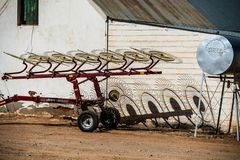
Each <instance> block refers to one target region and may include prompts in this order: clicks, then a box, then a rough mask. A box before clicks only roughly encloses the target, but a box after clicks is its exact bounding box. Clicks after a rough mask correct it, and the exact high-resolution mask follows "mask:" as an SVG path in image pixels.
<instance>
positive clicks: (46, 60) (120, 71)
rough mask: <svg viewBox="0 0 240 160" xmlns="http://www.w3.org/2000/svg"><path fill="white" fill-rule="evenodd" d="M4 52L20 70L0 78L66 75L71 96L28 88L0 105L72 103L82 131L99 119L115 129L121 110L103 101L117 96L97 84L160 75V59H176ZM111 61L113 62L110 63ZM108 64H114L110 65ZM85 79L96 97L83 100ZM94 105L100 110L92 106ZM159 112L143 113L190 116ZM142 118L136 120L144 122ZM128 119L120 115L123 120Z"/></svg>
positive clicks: (142, 54)
mask: <svg viewBox="0 0 240 160" xmlns="http://www.w3.org/2000/svg"><path fill="white" fill-rule="evenodd" d="M4 53H5V54H7V55H9V56H11V57H14V58H17V59H19V60H21V61H22V64H23V69H22V70H20V71H17V72H10V73H4V75H3V77H2V80H17V79H42V78H48V79H52V78H66V80H67V81H68V82H70V83H71V84H72V86H73V90H74V95H75V98H74V99H69V98H53V97H41V96H36V95H35V93H36V92H34V91H29V96H20V95H14V96H12V97H7V98H4V99H3V100H1V101H0V106H1V105H6V104H8V103H11V102H17V101H33V102H36V103H41V102H42V103H43V102H45V103H59V104H70V105H74V106H75V107H74V110H75V111H76V113H77V115H78V120H77V122H78V123H77V124H78V127H79V128H80V129H81V130H82V131H85V132H92V131H94V130H96V128H97V127H98V124H99V123H100V122H101V123H102V124H103V125H104V126H105V127H107V128H116V127H117V125H118V124H119V123H120V120H121V119H120V117H121V116H120V113H119V111H118V110H117V109H116V108H114V107H107V106H105V101H107V100H109V99H110V100H111V99H115V100H116V98H118V97H117V96H116V95H115V94H109V95H108V96H107V97H105V96H104V95H103V94H102V92H101V89H100V85H99V83H100V82H102V81H105V80H107V79H108V78H109V77H112V76H132V75H150V74H162V72H161V71H154V70H153V68H154V67H155V66H156V65H157V64H158V63H159V62H160V61H169V62H170V61H175V60H176V58H175V57H174V56H172V55H170V54H167V53H163V52H160V51H151V50H138V49H135V48H132V50H116V51H105V50H104V51H99V50H95V51H94V52H93V53H87V52H84V51H81V50H76V51H69V52H68V53H67V54H62V53H59V52H56V51H48V52H45V53H44V55H38V54H35V53H27V54H24V55H22V56H20V57H18V56H15V55H13V54H10V53H6V52H4ZM110 63H112V64H111V65H110ZM136 63H137V64H139V63H140V64H144V67H134V65H135V64H136ZM109 66H114V67H112V68H109ZM87 81H90V82H92V84H93V86H94V90H95V93H96V99H94V100H90V99H83V98H82V95H81V88H80V86H79V85H80V84H82V83H85V82H87ZM92 106H95V107H97V108H99V112H98V111H96V110H94V109H92V108H93V107H92ZM174 113H175V112H169V113H159V114H153V115H150V114H149V115H145V117H146V118H145V120H146V119H151V118H160V117H164V118H167V117H169V116H176V114H177V116H179V115H185V116H186V115H191V114H192V111H191V110H184V111H181V112H177V113H176V114H174ZM143 119H144V118H143V117H140V119H138V118H137V117H134V120H135V121H136V122H138V121H139V122H141V121H143ZM124 120H125V121H127V120H126V118H125V119H124V118H123V121H124Z"/></svg>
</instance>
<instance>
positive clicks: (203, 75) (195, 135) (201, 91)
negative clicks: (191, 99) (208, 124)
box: [194, 72, 205, 137]
mask: <svg viewBox="0 0 240 160" xmlns="http://www.w3.org/2000/svg"><path fill="white" fill-rule="evenodd" d="M204 78H205V74H204V72H202V78H201V88H200V98H199V101H198V109H197V115H196V121H195V131H194V137H197V129H198V122H199V116H200V105H201V102H202V93H203V81H204Z"/></svg>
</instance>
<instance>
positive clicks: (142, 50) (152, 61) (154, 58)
mask: <svg viewBox="0 0 240 160" xmlns="http://www.w3.org/2000/svg"><path fill="white" fill-rule="evenodd" d="M130 48H131V49H134V50H136V51H138V52H141V53H143V54H146V55H148V56H149V57H150V60H151V63H150V64H149V65H148V66H146V67H145V69H147V70H150V69H152V68H153V67H154V66H156V65H157V64H158V62H159V61H160V59H159V58H156V57H154V56H152V54H151V53H149V52H145V51H144V49H141V50H140V49H137V48H133V47H130ZM139 69H140V68H139ZM142 69H144V68H142Z"/></svg>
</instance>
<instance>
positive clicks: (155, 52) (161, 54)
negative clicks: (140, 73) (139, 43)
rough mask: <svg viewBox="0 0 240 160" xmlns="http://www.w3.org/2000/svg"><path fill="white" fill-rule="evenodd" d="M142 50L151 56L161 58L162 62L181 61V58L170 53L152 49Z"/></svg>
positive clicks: (177, 62)
mask: <svg viewBox="0 0 240 160" xmlns="http://www.w3.org/2000/svg"><path fill="white" fill-rule="evenodd" d="M143 50H144V52H146V53H147V54H149V55H151V56H152V57H154V58H157V59H159V60H162V61H164V62H167V63H175V64H179V63H182V60H181V59H180V58H178V57H176V56H174V55H172V54H169V53H166V52H162V51H158V50H152V49H143Z"/></svg>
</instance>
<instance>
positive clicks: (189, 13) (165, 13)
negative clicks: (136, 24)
mask: <svg viewBox="0 0 240 160" xmlns="http://www.w3.org/2000/svg"><path fill="white" fill-rule="evenodd" d="M93 1H94V2H95V3H96V4H97V5H98V6H99V7H100V8H101V9H102V11H103V12H104V13H105V14H106V15H107V16H108V17H110V18H112V19H119V20H129V21H146V22H150V23H159V24H165V25H172V26H182V27H184V26H190V27H197V28H201V27H202V28H209V29H212V28H214V25H213V24H212V23H211V22H209V21H208V20H207V19H206V18H205V17H204V16H202V15H201V13H199V12H198V11H197V10H196V9H195V8H194V7H193V6H192V5H191V4H190V3H189V2H188V1H187V0H181V1H176V0H114V1H113V0H93Z"/></svg>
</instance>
